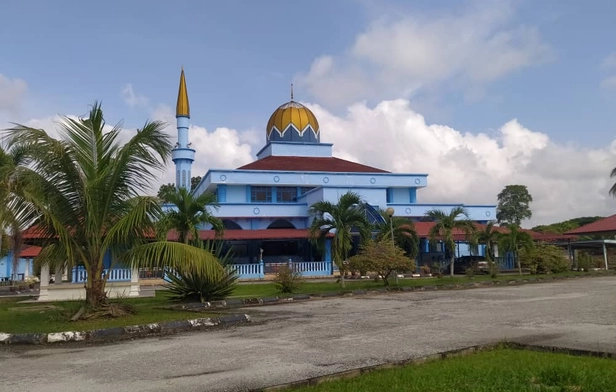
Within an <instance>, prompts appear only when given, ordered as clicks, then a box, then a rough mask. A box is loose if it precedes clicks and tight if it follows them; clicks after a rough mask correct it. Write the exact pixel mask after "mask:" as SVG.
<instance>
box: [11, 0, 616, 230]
mask: <svg viewBox="0 0 616 392" xmlns="http://www.w3.org/2000/svg"><path fill="white" fill-rule="evenodd" d="M2 15H3V16H4V18H3V20H2V23H0V54H1V55H0V127H1V126H2V125H3V124H6V123H8V122H9V121H16V122H28V121H30V123H31V124H37V125H40V126H43V125H44V126H47V125H49V124H50V122H49V121H48V120H49V119H50V118H51V117H52V116H54V115H55V114H58V113H60V114H73V115H81V114H85V113H87V111H88V105H89V104H90V103H91V102H93V101H94V100H102V101H103V108H104V110H105V112H106V114H107V117H108V119H109V120H110V121H113V122H115V121H116V120H119V119H122V118H123V119H124V120H125V125H126V126H127V127H131V128H132V127H138V126H139V125H141V124H142V123H143V122H144V121H145V120H146V119H148V118H157V119H159V118H160V119H164V120H166V121H169V122H171V123H172V122H173V121H174V120H173V115H172V108H173V107H174V105H175V100H176V97H177V89H178V80H179V73H180V67H181V66H184V68H185V70H186V77H187V82H188V91H189V95H190V102H191V112H192V119H191V120H192V123H193V125H194V126H195V127H194V129H193V130H191V138H192V140H193V141H194V142H195V145H196V146H197V147H196V148H197V157H198V161H196V162H195V165H196V169H195V170H193V172H203V173H205V171H206V170H207V169H209V168H211V167H228V168H232V167H238V166H240V165H241V164H244V163H247V162H249V161H250V160H252V159H254V154H255V153H256V151H257V150H258V149H259V148H260V147H261V146H262V144H263V141H264V128H265V124H266V123H267V120H268V118H269V115H270V114H271V113H272V112H273V110H274V109H275V108H276V107H278V106H279V105H281V104H283V103H285V102H286V101H287V100H288V99H289V90H290V87H289V86H290V83H291V82H293V83H294V84H295V97H296V100H299V101H301V102H304V103H307V104H310V107H311V108H312V109H313V111H314V112H315V114H317V117H318V118H319V121H320V123H321V131H322V135H323V136H322V138H324V139H322V140H324V141H327V142H334V143H335V147H334V151H335V153H336V154H337V155H338V156H340V157H342V158H346V159H353V160H357V161H361V162H363V163H366V164H371V165H374V166H379V167H382V168H385V169H388V170H395V171H407V172H428V173H430V184H431V185H430V186H429V188H428V189H426V190H424V191H422V192H423V193H422V195H425V196H421V198H422V199H421V201H424V202H425V201H435V202H469V203H472V202H475V203H480V204H485V203H495V195H496V194H497V193H498V192H499V191H500V189H502V187H503V186H504V185H506V184H508V183H512V182H518V183H523V184H527V185H528V186H529V188H530V190H531V193H532V194H533V196H534V198H535V200H536V202H535V205H536V209H537V211H538V212H537V214H536V215H537V218H536V220H535V222H534V223H538V222H542V223H545V222H550V221H555V220H557V219H559V218H568V217H574V216H579V215H595V214H607V213H613V210H614V207H615V206H616V205H615V203H614V199H613V198H610V197H607V196H606V194H607V189H609V186H610V185H611V179H610V178H609V172H610V170H611V168H612V167H614V166H615V165H616V143H614V145H613V147H612V142H613V141H614V140H615V139H616V110H615V107H616V2H615V1H613V0H589V1H584V2H581V1H579V0H502V1H500V0H467V1H460V2H453V1H445V0H431V1H429V0H414V1H410V0H311V1H306V2H290V1H281V0H269V1H266V0H263V1H252V0H243V1H239V0H226V1H216V2H215V1H196V0H194V1H187V0H178V1H173V2H163V1H151V0H149V1H146V0H131V1H118V0H109V1H106V2H104V3H101V2H93V1H77V0H63V1H56V2H51V1H47V0H30V1H27V2H26V1H22V0H4V1H3V2H2ZM129 90H130V92H131V94H129V95H127V92H128V91H129ZM127 98H130V99H127ZM422 116H423V117H422ZM46 121H47V122H46ZM170 132H173V129H172V127H171V129H170ZM349 134H351V135H352V137H349ZM392 140H394V143H392ZM373 150H374V151H373ZM171 173H172V170H169V171H168V173H167V174H166V175H165V177H164V178H163V179H161V181H170V179H171V178H172V174H171ZM588 190H592V191H591V192H589V191H588ZM427 199H429V200H427Z"/></svg>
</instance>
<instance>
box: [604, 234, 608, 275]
mask: <svg viewBox="0 0 616 392" xmlns="http://www.w3.org/2000/svg"><path fill="white" fill-rule="evenodd" d="M603 261H604V262H605V270H606V271H607V270H608V265H607V247H606V246H605V240H604V241H603Z"/></svg>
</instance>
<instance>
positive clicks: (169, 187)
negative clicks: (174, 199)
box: [156, 176, 201, 203]
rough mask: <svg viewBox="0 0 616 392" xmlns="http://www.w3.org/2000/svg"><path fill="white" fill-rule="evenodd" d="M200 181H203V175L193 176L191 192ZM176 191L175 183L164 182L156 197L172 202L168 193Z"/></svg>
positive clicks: (165, 201)
mask: <svg viewBox="0 0 616 392" xmlns="http://www.w3.org/2000/svg"><path fill="white" fill-rule="evenodd" d="M200 182H201V176H197V177H192V178H191V179H190V191H191V192H192V191H194V190H195V188H196V187H197V185H199V183H200ZM175 191H176V188H175V184H172V183H168V184H163V185H161V186H160V188H158V193H157V194H156V197H158V198H159V199H160V200H162V201H163V202H164V203H171V201H170V200H169V197H168V195H169V194H171V193H174V192H175Z"/></svg>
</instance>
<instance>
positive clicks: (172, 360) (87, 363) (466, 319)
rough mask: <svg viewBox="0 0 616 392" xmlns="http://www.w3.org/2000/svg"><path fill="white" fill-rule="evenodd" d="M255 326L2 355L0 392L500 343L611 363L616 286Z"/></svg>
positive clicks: (336, 302)
mask: <svg viewBox="0 0 616 392" xmlns="http://www.w3.org/2000/svg"><path fill="white" fill-rule="evenodd" d="M245 311H246V312H248V313H249V314H252V315H253V318H254V320H255V321H256V323H255V325H251V326H243V327H233V328H229V329H225V330H217V331H210V332H195V333H188V334H183V335H177V336H169V337H163V338H150V339H142V340H136V341H132V342H124V343H118V344H109V345H104V346H87V347H84V346H64V347H54V348H21V349H15V348H6V347H5V348H0V369H1V371H0V391H13V390H23V391H32V392H36V391H45V392H55V391H57V392H61V391H62V392H69V391H88V392H97V391H118V392H119V391H186V392H188V391H244V390H249V389H250V388H251V387H252V388H256V387H263V386H267V385H274V384H279V383H283V382H289V381H293V380H299V379H303V378H308V377H313V376H317V375H323V374H327V373H333V372H337V371H341V370H346V369H350V368H355V367H360V366H365V365H372V364H377V363H380V362H383V361H389V360H399V359H407V358H411V357H419V356H424V355H427V354H432V353H436V352H439V351H446V350H450V349H455V348H462V347H466V346H470V345H476V344H484V343H490V342H498V341H501V340H504V339H507V340H511V341H519V342H529V343H536V344H545V345H555V346H563V347H570V348H580V349H595V350H596V349H600V350H605V351H612V352H616V323H615V320H616V278H614V277H610V278H582V279H572V280H567V281H559V282H554V283H545V284H533V285H523V286H511V287H509V286H508V287H495V288H485V289H484V288H482V289H473V290H463V291H434V292H416V293H401V294H387V295H375V296H370V297H357V298H334V299H327V300H318V301H311V302H305V303H297V304H289V305H276V306H269V307H261V308H257V309H255V308H252V309H246V310H245Z"/></svg>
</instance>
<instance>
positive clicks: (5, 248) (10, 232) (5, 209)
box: [0, 146, 36, 280]
mask: <svg viewBox="0 0 616 392" xmlns="http://www.w3.org/2000/svg"><path fill="white" fill-rule="evenodd" d="M25 159H26V154H25V151H24V149H23V148H22V147H14V148H12V149H5V148H4V146H2V147H0V241H1V244H0V255H1V256H2V257H4V256H6V255H7V254H8V253H9V251H10V252H12V268H11V270H12V276H11V279H12V280H15V279H16V277H17V269H18V266H19V255H20V253H21V248H22V242H23V241H22V232H23V230H25V229H26V228H27V226H28V225H29V224H31V223H32V221H33V219H34V218H35V217H36V214H35V211H34V210H33V209H32V208H29V206H28V205H27V204H25V203H24V200H23V199H22V198H20V197H18V195H17V194H16V193H15V192H14V190H15V189H17V188H18V187H20V186H21V185H20V184H19V183H18V182H17V178H16V171H17V170H18V168H19V167H20V165H21V164H23V163H24V162H25ZM24 185H26V184H24Z"/></svg>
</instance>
